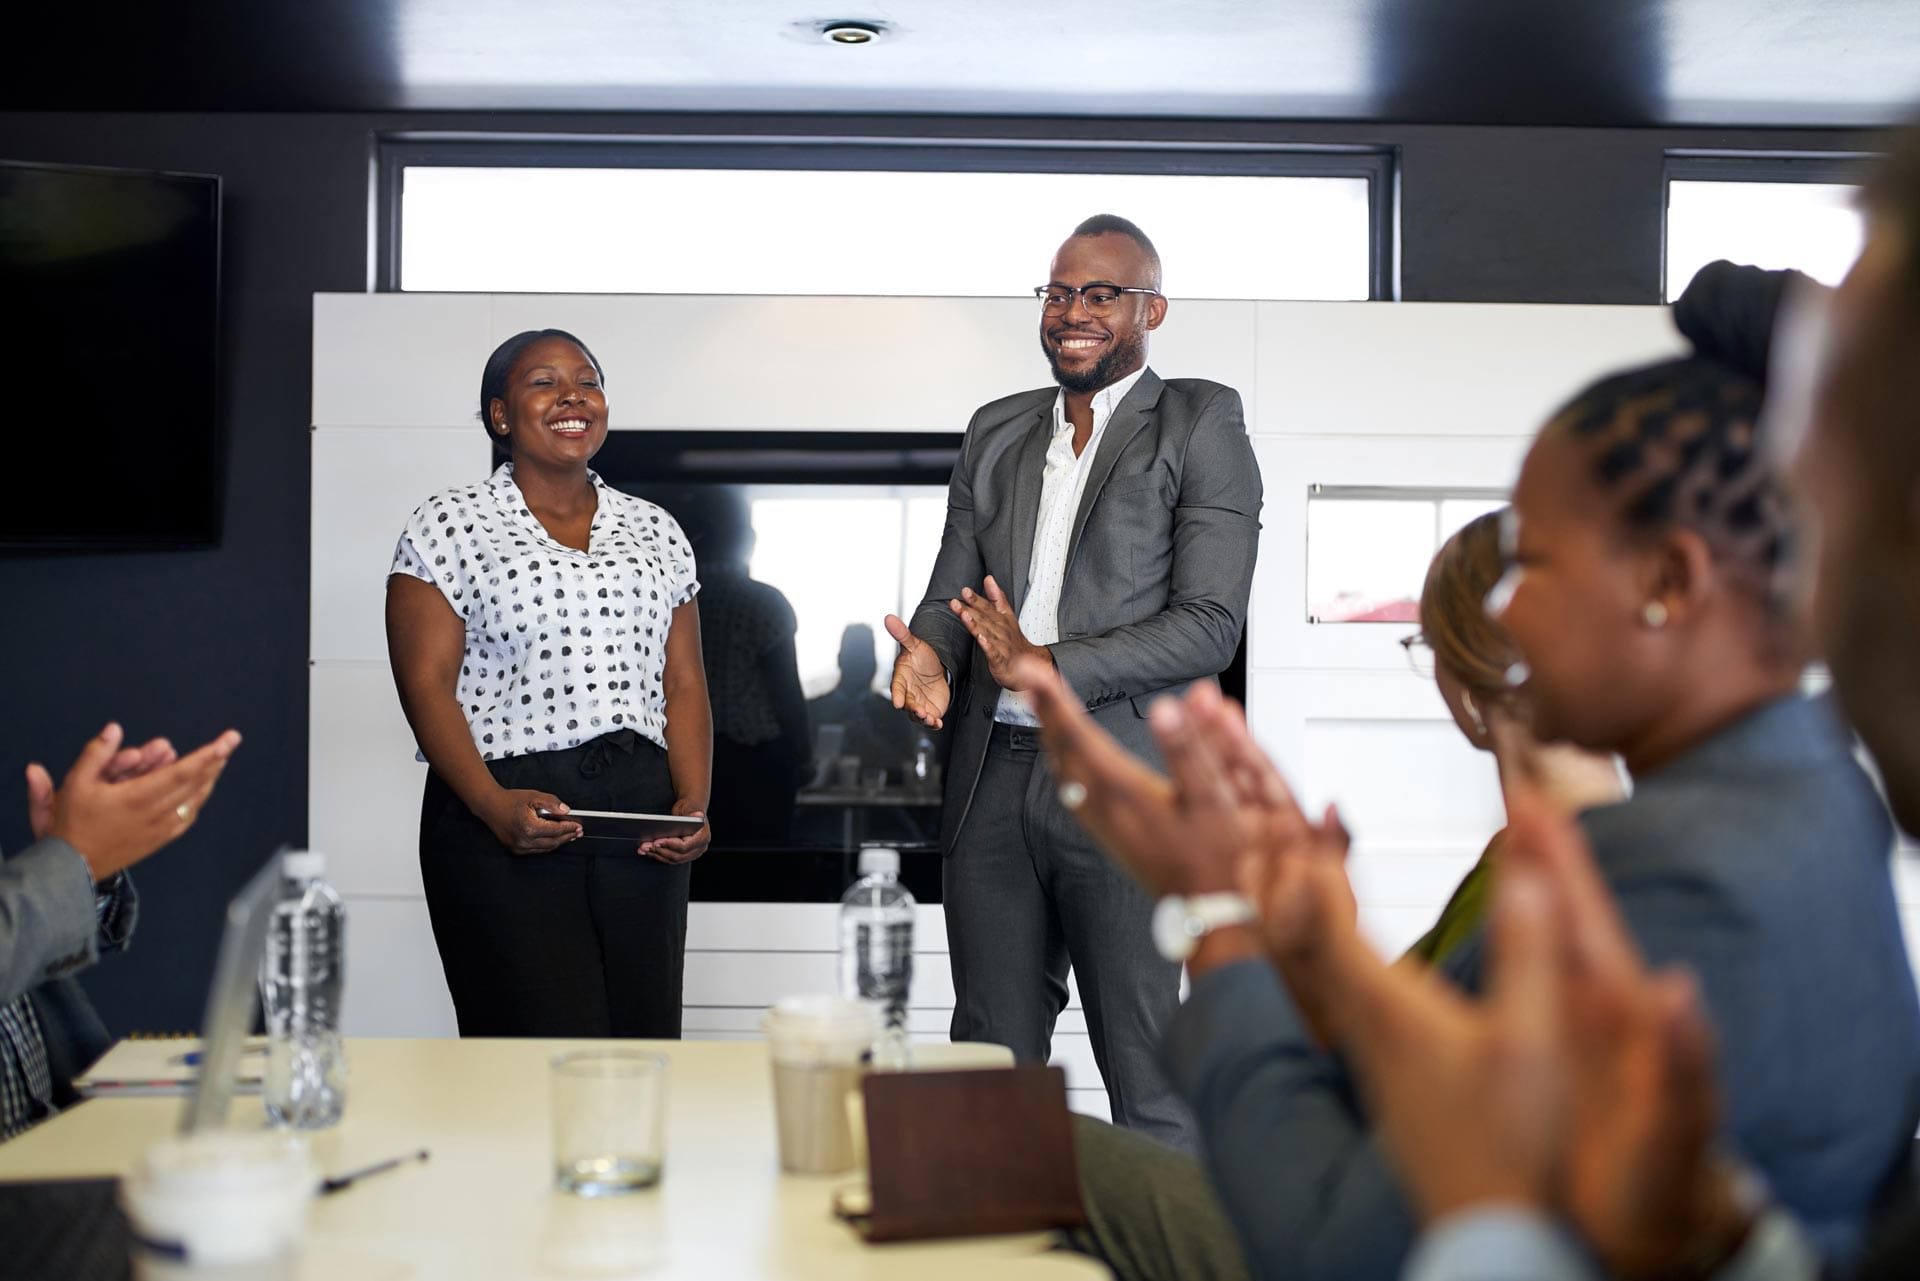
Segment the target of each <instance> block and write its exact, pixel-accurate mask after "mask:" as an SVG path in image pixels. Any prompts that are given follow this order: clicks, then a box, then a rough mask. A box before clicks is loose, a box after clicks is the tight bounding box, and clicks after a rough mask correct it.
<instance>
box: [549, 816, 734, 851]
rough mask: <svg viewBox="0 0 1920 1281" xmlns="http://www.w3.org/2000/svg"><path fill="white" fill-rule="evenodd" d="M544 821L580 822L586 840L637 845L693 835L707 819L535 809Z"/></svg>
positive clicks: (581, 831)
mask: <svg viewBox="0 0 1920 1281" xmlns="http://www.w3.org/2000/svg"><path fill="white" fill-rule="evenodd" d="M534 813H536V814H538V815H539V816H540V817H541V818H544V819H548V820H550V821H552V822H555V823H578V824H579V825H580V839H581V840H583V841H619V842H622V843H624V844H629V845H638V844H639V843H640V842H641V841H657V840H659V839H661V838H662V837H667V836H692V835H693V834H694V833H695V832H697V831H699V830H700V829H701V828H702V827H704V826H706V820H705V819H701V818H682V817H680V816H679V815H677V814H617V813H614V812H612V811H610V810H568V811H567V812H566V813H565V814H553V813H549V812H548V811H546V810H535V811H534Z"/></svg>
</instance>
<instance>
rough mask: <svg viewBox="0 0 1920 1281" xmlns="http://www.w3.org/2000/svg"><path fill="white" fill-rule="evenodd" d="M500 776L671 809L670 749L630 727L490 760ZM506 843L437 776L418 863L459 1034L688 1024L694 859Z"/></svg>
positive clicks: (430, 784) (604, 804) (668, 1032)
mask: <svg viewBox="0 0 1920 1281" xmlns="http://www.w3.org/2000/svg"><path fill="white" fill-rule="evenodd" d="M487 768H488V769H489V770H491V771H492V773H493V776H494V778H495V779H496V780H497V781H498V782H499V783H500V785H501V786H502V787H507V788H536V789H538V790H540V791H543V792H550V793H552V794H553V795H555V796H557V797H559V798H560V799H561V800H563V801H565V802H566V803H567V804H568V805H569V806H570V807H572V808H574V809H590V810H618V811H627V812H632V811H641V812H648V813H656V814H663V813H665V812H667V810H668V809H670V808H671V807H672V805H673V780H672V777H671V776H670V775H669V774H668V772H667V754H666V753H665V752H664V751H662V750H661V749H660V748H659V747H657V746H655V745H654V744H653V743H652V742H650V741H648V740H647V739H644V738H641V737H640V736H639V735H638V734H635V733H633V732H632V731H631V730H624V731H621V732H619V733H616V734H609V735H607V736H605V737H603V738H597V739H594V740H593V741H592V742H589V743H583V744H581V745H580V746H579V747H574V748H569V749H568V750H566V751H562V752H534V753H530V754H529V755H526V756H510V757H508V758H507V759H505V760H498V761H489V762H487ZM584 845H585V843H584V842H583V843H581V844H580V845H575V846H572V847H562V848H561V849H560V850H558V851H556V852H554V853H552V854H519V855H516V854H512V853H509V852H508V850H507V848H506V847H505V846H503V845H501V844H500V842H499V841H497V840H495V839H494V837H493V833H492V832H491V831H490V830H488V828H487V825H486V824H485V823H482V822H481V821H480V820H479V818H478V817H476V816H475V815H474V813H473V811H471V810H469V809H468V808H467V807H466V805H465V804H464V803H463V802H462V801H461V800H460V798H459V797H458V796H456V795H454V793H453V789H451V788H449V787H448V786H447V785H446V783H444V782H443V781H441V778H440V776H439V775H438V774H435V773H434V772H432V771H431V770H429V771H428V772H427V788H426V795H425V796H424V798H423V799H422V801H421V805H420V872H421V876H422V878H423V879H424V881H425V882H426V891H427V911H428V913H429V915H430V916H431V917H432V920H433V939H434V943H435V944H436V945H437V946H438V947H439V949H440V964H441V967H442V968H443V969H444V970H445V972H446V976H447V990H448V991H449V992H451V993H452V995H453V1008H454V1012H455V1013H456V1014H457V1015H458V1016H459V1020H460V1035H462V1036H553V1037H628V1036H633V1037H654V1038H677V1037H678V1036H679V1035H680V982H681V977H682V974H683V971H684V969H685V960H686V942H687V886H688V883H689V881H690V879H691V875H692V870H693V869H692V867H691V865H689V864H684V863H683V864H680V865H678V866H672V865H669V864H666V863H660V862H656V861H655V860H653V859H647V858H641V857H640V856H639V855H638V854H636V853H634V852H633V851H632V850H631V849H625V848H621V847H616V846H611V845H605V846H600V847H599V850H598V851H596V852H593V853H579V852H576V851H577V850H579V849H581V848H583V847H584Z"/></svg>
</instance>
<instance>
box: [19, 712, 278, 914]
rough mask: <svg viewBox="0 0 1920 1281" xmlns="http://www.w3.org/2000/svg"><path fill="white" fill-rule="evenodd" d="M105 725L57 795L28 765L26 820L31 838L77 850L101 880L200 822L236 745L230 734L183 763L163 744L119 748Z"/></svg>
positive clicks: (113, 730) (45, 776)
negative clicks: (60, 842) (62, 843)
mask: <svg viewBox="0 0 1920 1281" xmlns="http://www.w3.org/2000/svg"><path fill="white" fill-rule="evenodd" d="M124 741H125V733H124V731H122V730H121V728H120V726H119V725H117V724H112V725H108V726H107V727H106V728H105V729H103V730H101V731H100V733H98V734H96V735H95V736H94V737H93V738H92V739H91V740H89V741H88V743H87V745H86V746H85V747H84V748H82V749H81V751H80V755H79V757H78V758H77V759H76V760H75V761H74V763H73V766H72V768H70V769H69V770H68V771H67V773H66V777H65V778H63V779H62V780H61V781H60V786H59V788H58V789H56V788H55V787H54V785H53V776H52V775H51V774H50V773H48V771H47V768H46V766H44V765H42V764H40V763H39V762H37V761H36V762H34V763H33V764H31V765H29V766H27V819H28V822H29V824H30V825H31V827H32V830H33V834H34V837H35V839H41V838H45V837H55V838H58V839H60V840H64V841H66V842H67V844H69V845H71V846H73V848H74V849H76V850H78V851H79V853H80V856H81V857H82V858H83V859H85V860H86V863H87V868H88V870H89V871H90V872H91V873H92V874H93V879H94V880H95V881H104V880H106V879H107V878H108V877H110V876H112V875H113V874H114V873H116V872H119V871H121V870H123V869H125V868H127V867H130V866H132V865H133V864H135V863H137V862H139V861H140V860H141V859H143V858H145V857H147V855H149V854H151V853H153V852H154V851H155V850H157V849H159V848H160V847H161V846H163V845H165V844H167V843H168V842H170V841H172V840H174V839H176V838H177V837H179V836H180V835H181V834H182V833H184V832H185V831H186V830H187V829H188V828H189V827H192V826H193V823H194V820H195V819H197V818H199V816H200V810H201V807H202V806H203V805H204V804H205V803H206V800H207V797H208V796H209V795H211V794H212V792H213V787H214V784H215V783H217V782H219V780H220V774H221V771H223V770H224V769H226V767H227V760H228V758H229V757H231V756H232V755H233V753H234V750H235V749H236V748H238V747H239V746H240V735H239V734H237V733H235V732H234V731H233V730H228V731H227V732H226V733H224V734H222V735H220V736H219V737H218V738H216V739H214V740H213V741H212V742H210V743H207V744H206V745H204V746H202V747H200V748H198V749H197V750H195V751H194V752H192V753H190V754H189V755H187V756H185V757H181V756H180V755H179V754H178V753H177V752H175V751H174V749H173V745H172V744H171V743H169V742H168V741H167V740H166V739H164V738H156V739H153V740H151V741H150V742H148V743H146V744H144V745H142V746H140V747H124V746H122V744H123V743H124Z"/></svg>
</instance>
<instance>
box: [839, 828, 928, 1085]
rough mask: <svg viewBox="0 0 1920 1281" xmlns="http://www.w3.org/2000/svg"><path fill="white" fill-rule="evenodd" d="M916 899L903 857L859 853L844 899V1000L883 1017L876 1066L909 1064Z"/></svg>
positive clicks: (893, 853)
mask: <svg viewBox="0 0 1920 1281" xmlns="http://www.w3.org/2000/svg"><path fill="white" fill-rule="evenodd" d="M913 915H914V904H913V895H911V894H909V893H907V887H906V886H904V885H902V884H900V852H899V851H898V850H891V849H879V848H870V849H863V850H861V851H860V879H859V880H857V881H855V882H854V883H853V885H852V886H851V887H850V888H849V889H848V890H847V892H846V893H845V894H843V895H842V896H841V898H840V995H842V996H850V997H857V998H859V999H860V1000H863V1001H868V1002H871V1003H872V1004H873V1005H874V1006H875V1007H877V1008H878V1010H879V1012H880V1021H881V1028H882V1031H881V1034H880V1040H879V1042H878V1043H877V1044H876V1045H875V1046H874V1053H873V1060H874V1065H875V1066H876V1067H881V1068H904V1067H906V1066H907V1064H908V1050H907V993H908V990H909V989H911V988H912V987H913Z"/></svg>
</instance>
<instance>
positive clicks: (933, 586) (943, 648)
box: [907, 409, 987, 684]
mask: <svg viewBox="0 0 1920 1281" xmlns="http://www.w3.org/2000/svg"><path fill="white" fill-rule="evenodd" d="M985 412H986V410H985V409H982V410H979V411H976V412H975V413H974V415H973V420H972V421H971V422H969V423H968V424H967V434H966V435H965V436H964V437H963V438H962V439H961V442H960V457H959V458H958V459H957V460H956V461H955V462H954V465H953V479H952V480H950V481H948V482H947V525H946V528H945V529H944V530H943V531H942V532H941V534H940V552H939V554H938V555H936V556H935V557H934V559H933V573H932V575H931V576H930V577H929V578H928V579H927V593H926V595H925V596H924V597H922V598H921V601H920V604H919V605H918V606H916V607H915V608H914V611H913V617H912V618H910V619H908V620H907V626H908V627H909V628H911V629H912V630H913V634H914V635H915V636H918V637H919V638H920V639H921V640H923V641H926V642H927V643H928V644H929V645H931V646H933V652H934V653H936V654H938V655H940V661H941V662H943V663H945V664H946V667H947V673H948V676H949V677H950V678H951V679H952V680H953V682H954V683H955V684H958V683H959V681H960V679H961V677H962V676H963V675H965V673H966V669H967V662H968V660H969V659H971V658H972V656H973V637H972V636H970V635H968V634H967V628H966V625H965V624H964V623H962V622H961V621H960V620H959V619H958V618H955V617H954V616H953V611H952V610H951V609H949V608H948V606H947V602H948V601H950V600H953V599H954V598H956V597H958V596H959V595H960V589H961V588H962V587H972V588H974V589H975V590H979V587H980V584H981V583H982V582H983V581H985V579H986V576H987V575H986V563H985V561H984V560H983V558H982V557H981V555H980V540H979V538H978V537H977V536H976V534H975V532H974V518H973V480H974V477H973V469H974V467H975V466H976V465H977V457H978V438H979V434H980V430H981V415H982V414H984V413H985Z"/></svg>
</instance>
